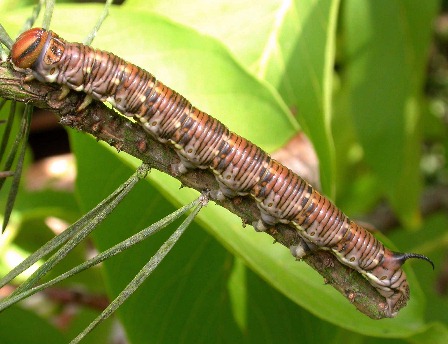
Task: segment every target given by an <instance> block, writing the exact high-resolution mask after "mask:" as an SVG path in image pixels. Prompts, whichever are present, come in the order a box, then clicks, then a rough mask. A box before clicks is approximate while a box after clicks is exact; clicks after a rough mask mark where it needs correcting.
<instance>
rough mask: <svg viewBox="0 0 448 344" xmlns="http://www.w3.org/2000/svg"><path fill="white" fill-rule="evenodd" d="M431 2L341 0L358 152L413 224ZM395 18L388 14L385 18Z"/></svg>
mask: <svg viewBox="0 0 448 344" xmlns="http://www.w3.org/2000/svg"><path fill="white" fill-rule="evenodd" d="M438 4H439V2H438V1H437V0H431V1H374V2H372V1H358V0H355V1H347V3H346V5H345V6H344V15H343V18H344V28H345V49H346V54H347V57H346V59H347V65H346V72H345V73H344V85H345V87H347V88H348V91H347V94H348V95H349V105H348V109H349V111H350V112H351V116H352V120H353V121H354V124H355V127H356V131H357V135H358V138H359V140H360V142H361V145H362V148H363V152H364V157H365V160H366V162H367V163H368V164H369V165H370V167H371V168H372V170H373V171H374V172H375V173H376V174H377V175H378V177H379V178H380V180H381V188H382V191H383V192H385V193H386V194H387V196H388V197H389V200H390V201H391V203H392V206H393V207H394V208H395V210H396V211H397V213H398V215H399V216H400V219H401V220H402V221H403V222H404V223H405V224H407V225H408V226H414V227H415V226H416V224H418V213H417V208H418V201H419V197H420V191H421V187H422V186H421V179H420V175H419V162H420V142H421V131H420V115H421V97H422V90H423V84H424V72H425V70H426V58H427V52H428V48H429V41H430V30H431V23H432V21H433V18H434V15H435V12H436V10H437V8H438ZM392 18H394V19H392Z"/></svg>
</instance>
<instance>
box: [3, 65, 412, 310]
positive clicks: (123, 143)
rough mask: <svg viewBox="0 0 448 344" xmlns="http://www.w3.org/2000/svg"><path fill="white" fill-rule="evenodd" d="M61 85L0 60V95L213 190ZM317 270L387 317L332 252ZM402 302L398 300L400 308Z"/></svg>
mask: <svg viewBox="0 0 448 344" xmlns="http://www.w3.org/2000/svg"><path fill="white" fill-rule="evenodd" d="M60 92H61V91H60V88H59V87H58V86H55V85H51V84H43V83H40V82H37V81H33V82H29V83H26V84H24V83H23V75H22V74H21V73H19V72H16V71H14V70H13V69H12V68H11V66H10V65H9V63H3V64H0V97H3V98H6V99H11V100H16V101H19V102H25V103H29V104H32V105H34V106H36V107H39V108H42V109H47V110H50V111H52V112H54V113H55V114H57V115H59V116H60V123H61V124H63V125H65V126H69V127H71V128H75V129H77V130H80V131H83V132H86V133H89V134H91V135H93V136H95V137H96V138H97V139H98V140H103V141H105V142H107V143H108V144H109V145H111V146H113V147H115V148H116V149H117V150H119V151H124V152H126V153H128V154H130V155H132V156H134V157H136V158H137V159H140V160H141V161H143V162H146V163H148V164H149V165H150V166H151V167H153V168H155V169H157V170H160V171H162V172H164V173H167V174H169V175H171V176H173V177H174V178H176V179H178V180H179V181H180V182H181V183H182V185H184V186H188V187H191V188H193V189H196V190H198V191H199V192H201V191H203V190H205V189H208V190H215V189H217V188H218V184H217V182H216V179H215V177H214V176H213V173H212V172H211V171H209V170H200V169H197V170H191V171H189V172H188V173H187V174H185V175H182V176H175V175H173V173H172V171H171V168H170V166H171V165H172V164H173V163H177V162H179V158H178V157H177V155H176V153H175V152H174V151H173V150H172V148H171V147H169V146H168V145H165V144H162V143H160V142H157V141H154V140H153V139H152V138H151V136H150V135H149V134H148V133H146V132H145V131H144V130H143V128H142V127H141V126H139V125H138V124H136V123H134V122H132V121H130V120H129V119H128V118H125V117H123V116H120V115H119V114H117V113H116V112H115V111H114V110H112V109H109V108H107V107H106V106H105V105H104V104H103V103H101V102H93V103H92V104H91V105H89V106H88V107H87V108H86V109H85V110H83V111H80V112H77V111H76V109H77V107H78V106H79V105H80V104H81V102H82V100H83V98H84V95H83V94H80V93H76V92H70V94H69V96H68V97H66V98H65V99H63V100H59V99H58V96H59V95H60ZM216 203H217V204H219V205H220V206H222V207H224V208H226V209H228V210H229V211H231V212H232V213H234V214H236V215H237V216H239V217H240V218H241V219H242V220H243V223H252V222H253V221H256V220H258V219H259V214H260V211H259V210H258V208H257V206H256V203H255V201H254V200H253V199H252V198H250V197H235V198H233V199H226V200H224V201H216ZM267 234H269V235H270V236H272V237H273V238H274V239H275V241H276V242H278V243H280V244H282V245H284V246H286V247H287V248H289V247H290V246H292V245H297V243H299V242H300V236H299V234H298V231H297V230H296V229H295V228H293V227H290V226H287V225H278V226H276V227H275V228H273V229H271V230H268V231H267ZM303 260H304V261H305V262H306V263H307V264H308V265H310V266H311V267H312V268H313V269H315V270H316V271H317V272H319V273H320V274H321V275H322V276H323V278H324V281H325V283H326V284H329V285H331V286H333V287H334V288H335V289H336V290H338V291H339V292H340V293H341V294H342V295H343V296H344V297H345V298H346V299H348V300H349V301H350V302H351V303H352V304H353V305H354V306H355V307H356V308H357V309H358V310H359V311H360V312H362V313H364V314H365V315H367V316H369V317H371V318H372V319H381V318H384V317H387V313H386V312H385V309H386V303H385V299H384V298H383V297H382V296H381V295H380V294H379V293H378V292H377V291H376V290H375V288H373V287H372V286H371V285H370V283H369V282H368V281H367V280H366V279H365V278H363V277H362V275H361V274H359V273H358V272H357V271H355V270H353V269H351V268H349V267H347V266H345V265H343V264H341V263H340V262H339V261H338V260H337V259H336V257H335V256H334V255H332V254H330V253H329V252H325V251H321V250H319V251H316V252H314V253H313V254H310V255H309V256H307V257H305V258H304V259H303ZM404 305H405V303H404V304H402V305H401V307H403V306H404Z"/></svg>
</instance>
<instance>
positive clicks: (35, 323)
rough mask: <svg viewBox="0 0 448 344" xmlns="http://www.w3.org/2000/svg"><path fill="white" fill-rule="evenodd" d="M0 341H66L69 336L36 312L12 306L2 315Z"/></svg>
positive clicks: (6, 343)
mask: <svg viewBox="0 0 448 344" xmlns="http://www.w3.org/2000/svg"><path fill="white" fill-rule="evenodd" d="M24 324H26V329H24ZM0 342H1V343H2V344H15V343H27V344H34V343H35V344H41V343H66V342H67V338H64V336H62V334H61V333H60V332H59V331H57V330H56V329H55V328H54V327H53V326H51V325H50V324H49V323H48V322H47V321H45V320H44V319H42V318H40V317H39V316H37V315H35V314H34V313H32V312H30V311H27V310H23V309H21V308H19V307H11V308H9V309H7V310H5V311H4V312H2V314H1V316H0Z"/></svg>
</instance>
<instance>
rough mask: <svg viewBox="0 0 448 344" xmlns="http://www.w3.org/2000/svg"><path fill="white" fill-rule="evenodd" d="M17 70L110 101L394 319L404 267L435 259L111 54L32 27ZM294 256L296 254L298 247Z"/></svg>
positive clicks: (15, 58)
mask: <svg viewBox="0 0 448 344" xmlns="http://www.w3.org/2000/svg"><path fill="white" fill-rule="evenodd" d="M11 60H12V63H13V65H14V67H15V68H16V69H17V70H21V71H27V72H31V73H32V76H33V77H35V78H36V79H38V80H39V81H42V82H54V83H57V84H60V85H63V86H65V87H64V88H63V94H62V96H65V95H66V93H68V89H73V90H75V91H82V92H85V93H86V94H87V95H86V98H85V101H84V102H83V104H82V105H81V106H82V107H85V106H87V105H88V104H89V102H90V101H91V100H92V98H93V99H96V100H100V101H103V102H104V101H107V102H109V103H111V104H112V105H113V106H114V107H115V108H116V109H118V111H120V112H121V113H122V114H124V115H126V116H131V117H134V118H135V119H136V120H137V121H138V122H139V123H140V124H141V125H142V126H143V127H144V128H145V130H146V131H148V132H149V133H150V134H151V135H152V136H153V137H154V138H156V139H157V140H159V141H161V142H163V143H169V144H171V145H172V146H174V149H175V151H176V152H177V154H178V155H179V158H180V163H179V164H177V165H176V166H175V168H176V169H177V171H178V172H179V173H184V172H186V171H187V170H188V169H192V168H202V169H207V168H208V169H211V170H212V171H213V172H214V174H215V175H216V179H217V181H218V184H219V190H215V191H214V196H215V197H216V198H218V199H219V198H221V199H222V198H223V197H229V198H232V197H235V196H237V195H250V196H251V197H253V198H254V199H255V201H256V203H257V205H258V208H259V209H260V215H261V219H260V220H259V221H258V222H257V223H255V224H254V227H255V228H256V229H258V230H265V229H266V228H267V227H269V226H273V225H275V224H276V223H285V224H289V225H292V226H293V227H295V228H296V229H297V230H298V231H299V233H300V235H301V237H302V238H303V241H304V243H303V244H302V245H306V244H307V243H308V244H309V245H308V246H311V247H315V248H318V249H326V250H329V251H330V252H331V253H332V254H334V255H335V256H336V257H337V259H338V260H339V261H341V262H342V263H343V264H345V265H347V266H349V267H351V268H353V269H355V270H357V271H359V272H360V273H361V274H362V275H363V276H364V277H365V278H366V279H367V280H368V281H369V282H370V284H372V285H373V286H374V287H375V288H376V289H377V291H378V292H379V293H380V294H381V295H382V296H384V297H385V299H386V301H387V310H386V313H387V315H388V316H390V317H393V316H395V315H396V313H397V310H398V309H400V308H401V307H402V306H403V305H404V304H405V303H406V301H407V300H408V298H409V292H410V291H409V285H408V281H407V279H406V275H405V273H404V271H403V270H402V268H401V266H402V265H403V263H404V262H405V261H406V260H407V259H409V258H419V259H424V260H427V261H428V262H430V263H431V264H432V265H433V267H434V264H433V263H432V261H431V260H430V259H429V258H427V257H425V256H423V255H420V254H415V253H399V252H393V251H391V250H389V249H388V248H386V247H384V245H383V244H382V243H381V242H380V241H379V240H377V239H376V238H375V237H374V236H373V235H372V234H371V233H370V232H369V231H367V230H366V229H364V228H363V227H361V226H360V225H358V224H356V223H355V222H353V221H351V220H350V219H349V218H348V217H347V216H346V215H344V214H343V213H342V211H341V210H339V209H338V208H337V207H336V206H335V205H334V204H332V203H331V202H330V201H329V200H328V199H327V198H325V197H324V196H322V195H321V194H320V193H319V192H317V191H316V190H315V189H314V188H313V187H312V186H311V185H310V184H309V183H308V182H306V181H305V180H304V179H302V178H301V177H300V176H298V175H297V174H295V173H294V172H292V171H291V170H290V169H288V168H287V167H285V166H283V165H282V164H280V163H279V162H277V161H276V160H274V159H272V158H271V157H270V156H269V155H268V154H267V153H266V152H264V151H263V150H262V149H261V148H259V147H257V146H256V145H255V144H253V143H251V142H250V141H248V140H246V139H245V138H243V137H241V136H239V135H237V134H235V133H233V132H231V131H230V130H229V129H228V128H227V127H226V126H225V125H223V124H222V123H221V122H220V121H218V120H217V119H215V118H213V117H212V116H210V115H208V114H207V113H205V112H203V111H200V110H198V109H197V108H195V107H194V106H193V105H192V104H191V103H190V102H189V101H188V100H187V99H185V98H184V97H183V96H182V95H180V94H179V93H177V92H175V91H174V90H172V89H171V88H169V87H167V86H165V85H164V84H163V83H162V82H160V81H158V80H157V79H156V78H155V77H154V76H153V75H152V74H150V73H149V72H147V71H145V70H143V69H141V68H139V67H137V66H135V65H133V64H131V63H129V62H126V61H124V60H123V59H121V58H119V57H118V56H115V55H114V54H111V53H108V52H105V51H100V50H96V49H93V48H91V47H89V46H86V45H83V44H80V43H69V42H67V41H65V40H64V39H62V38H60V37H59V36H58V35H56V34H55V33H54V32H52V31H47V30H45V29H41V28H33V29H31V30H28V31H26V32H24V33H22V34H21V35H20V36H19V37H18V38H17V40H16V42H15V43H14V45H13V47H12V50H11ZM291 252H292V254H293V255H295V256H296V257H300V256H302V255H303V252H305V250H304V248H303V247H301V246H300V245H299V246H294V247H291Z"/></svg>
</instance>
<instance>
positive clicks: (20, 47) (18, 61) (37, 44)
mask: <svg viewBox="0 0 448 344" xmlns="http://www.w3.org/2000/svg"><path fill="white" fill-rule="evenodd" d="M48 35H49V31H47V30H45V29H40V28H33V29H30V30H28V31H25V32H23V33H22V34H21V35H20V36H19V37H18V38H17V40H16V41H15V43H14V44H13V46H12V49H11V60H12V63H13V64H14V66H15V67H17V68H20V69H26V68H30V67H31V66H32V65H33V64H34V63H35V62H36V61H37V60H38V59H39V56H40V55H41V52H42V50H43V49H44V47H45V45H46V42H47V38H48Z"/></svg>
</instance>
